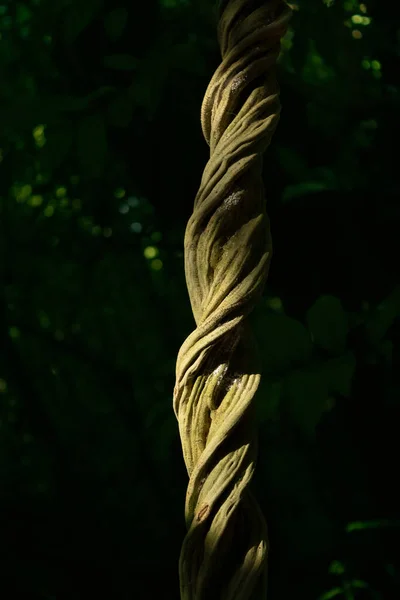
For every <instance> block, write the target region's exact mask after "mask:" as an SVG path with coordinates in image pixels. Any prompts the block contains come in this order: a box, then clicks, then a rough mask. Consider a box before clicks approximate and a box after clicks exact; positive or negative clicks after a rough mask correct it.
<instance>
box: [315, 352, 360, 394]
mask: <svg viewBox="0 0 400 600" xmlns="http://www.w3.org/2000/svg"><path fill="white" fill-rule="evenodd" d="M355 368H356V359H355V357H354V354H353V353H352V352H347V353H346V354H343V355H342V356H339V357H337V358H336V357H335V358H332V359H330V360H328V361H326V362H325V363H323V364H322V365H321V367H320V369H321V375H322V376H323V377H325V378H326V382H327V385H328V392H329V394H340V395H341V396H344V397H345V398H348V397H349V396H350V392H351V383H352V380H353V375H354V370H355Z"/></svg>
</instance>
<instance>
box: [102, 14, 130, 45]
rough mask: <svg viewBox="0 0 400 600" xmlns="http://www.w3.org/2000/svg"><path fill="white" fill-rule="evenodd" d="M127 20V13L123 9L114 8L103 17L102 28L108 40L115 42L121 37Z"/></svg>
mask: <svg viewBox="0 0 400 600" xmlns="http://www.w3.org/2000/svg"><path fill="white" fill-rule="evenodd" d="M127 20H128V11H127V9H126V8H124V7H120V8H115V9H114V10H112V11H111V12H109V13H108V15H106V16H105V17H104V28H105V30H106V32H107V35H108V37H109V38H110V40H112V41H113V42H115V41H116V40H117V39H118V38H120V37H121V35H122V34H123V31H124V29H125V27H126V22H127Z"/></svg>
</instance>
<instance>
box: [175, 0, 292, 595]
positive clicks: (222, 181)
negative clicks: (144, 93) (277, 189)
mask: <svg viewBox="0 0 400 600" xmlns="http://www.w3.org/2000/svg"><path fill="white" fill-rule="evenodd" d="M289 17H290V9H289V8H288V7H287V5H286V4H285V3H284V2H283V1H282V0H266V1H264V2H262V3H261V5H260V1H258V3H257V2H256V1H254V0H225V1H222V2H221V4H220V20H219V24H218V38H219V44H220V49H221V54H222V62H221V64H220V66H219V67H218V68H217V70H216V72H215V73H214V76H213V77H212V80H211V82H210V84H209V86H208V89H207V91H206V94H205V97H204V101H203V105H202V109H201V124H202V129H203V134H204V137H205V139H206V141H207V143H208V144H209V146H210V159H209V161H208V163H207V165H206V167H205V170H204V173H203V177H202V180H201V185H200V189H199V191H198V193H197V196H196V199H195V202H194V210H193V214H192V216H191V217H190V219H189V222H188V225H187V228H186V234H185V272H186V281H187V286H188V290H189V295H190V301H191V306H192V310H193V315H194V318H195V321H196V329H195V330H194V331H193V333H191V334H190V335H189V337H188V338H187V339H186V340H185V342H184V343H183V345H182V347H181V349H180V351H179V353H178V358H177V365H176V385H175V389H174V401H173V406H174V411H175V415H176V417H177V419H178V422H179V431H180V436H181V441H182V450H183V455H184V460H185V463H186V467H187V471H188V474H189V477H190V480H189V484H188V489H187V495H186V505H185V518H186V526H187V534H186V537H185V540H184V543H183V546H182V551H181V556H180V563H179V575H180V587H181V599H182V600H203V599H204V600H206V599H207V600H213V599H214V598H215V599H219V600H247V599H250V598H254V597H255V596H254V594H257V598H261V597H264V595H265V593H266V563H267V529H266V524H265V521H264V518H263V516H262V513H261V511H260V509H259V507H258V504H257V502H256V500H255V499H254V497H253V496H252V494H251V492H250V491H249V489H248V486H249V483H250V480H251V478H252V475H253V472H254V468H255V461H256V453H257V448H256V445H257V441H256V439H257V438H256V432H255V429H254V426H253V422H254V418H253V402H252V400H253V397H254V394H255V392H256V390H257V387H258V385H259V381H260V374H259V369H258V368H257V360H256V353H255V348H254V343H253V339H252V334H251V331H250V330H249V326H248V320H247V316H248V314H249V313H250V311H251V310H252V308H253V306H254V304H255V303H256V301H257V299H258V298H259V296H260V295H261V293H262V290H263V287H264V284H265V281H266V278H267V273H268V267H269V261H270V258H271V251H272V246H271V238H270V233H269V221H268V217H267V214H266V211H265V200H264V189H263V183H262V175H261V169H262V154H263V152H264V151H265V149H266V148H267V146H268V145H269V143H270V141H271V137H272V134H273V132H274V130H275V128H276V125H277V122H278V118H279V112H280V104H279V97H278V94H279V88H278V86H277V83H276V78H275V73H274V70H275V63H276V60H277V57H278V54H279V50H280V39H281V37H282V35H283V34H284V33H285V30H286V28H287V23H288V19H289Z"/></svg>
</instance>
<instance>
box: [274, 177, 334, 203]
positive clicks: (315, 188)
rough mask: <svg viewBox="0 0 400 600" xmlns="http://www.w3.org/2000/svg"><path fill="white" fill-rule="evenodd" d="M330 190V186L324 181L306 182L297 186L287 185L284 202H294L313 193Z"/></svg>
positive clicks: (283, 196) (283, 197)
mask: <svg viewBox="0 0 400 600" xmlns="http://www.w3.org/2000/svg"><path fill="white" fill-rule="evenodd" d="M326 189H329V186H328V185H327V184H326V183H325V182H323V181H305V182H304V183H297V184H295V185H287V186H286V187H285V189H284V190H283V195H282V200H283V201H287V200H292V199H293V198H297V197H298V196H305V195H306V194H310V193H312V192H322V191H323V190H326Z"/></svg>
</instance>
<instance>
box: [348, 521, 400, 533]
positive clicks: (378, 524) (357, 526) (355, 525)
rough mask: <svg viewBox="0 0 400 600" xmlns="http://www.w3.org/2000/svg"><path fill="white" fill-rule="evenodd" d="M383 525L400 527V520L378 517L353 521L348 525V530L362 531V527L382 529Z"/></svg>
mask: <svg viewBox="0 0 400 600" xmlns="http://www.w3.org/2000/svg"><path fill="white" fill-rule="evenodd" d="M382 527H400V521H390V520H388V519H376V520H375V521H353V522H352V523H348V524H347V525H346V531H347V532H349V533H350V532H351V531H360V530H362V529H381V528H382Z"/></svg>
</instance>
